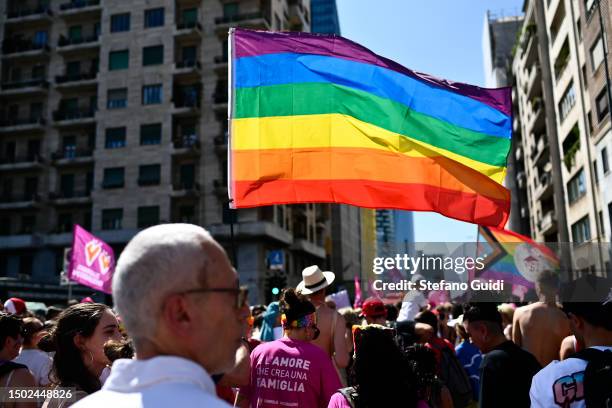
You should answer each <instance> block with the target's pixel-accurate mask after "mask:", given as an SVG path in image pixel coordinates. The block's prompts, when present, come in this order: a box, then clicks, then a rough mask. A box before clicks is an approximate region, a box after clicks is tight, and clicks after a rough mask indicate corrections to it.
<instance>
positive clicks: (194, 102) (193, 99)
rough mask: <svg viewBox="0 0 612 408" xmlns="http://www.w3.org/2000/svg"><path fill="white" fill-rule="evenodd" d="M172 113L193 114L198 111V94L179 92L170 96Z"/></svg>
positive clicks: (180, 114)
mask: <svg viewBox="0 0 612 408" xmlns="http://www.w3.org/2000/svg"><path fill="white" fill-rule="evenodd" d="M172 103H173V105H174V106H173V108H172V114H173V115H176V116H193V115H199V113H200V94H199V93H197V94H188V95H184V94H180V95H179V96H177V97H174V98H172Z"/></svg>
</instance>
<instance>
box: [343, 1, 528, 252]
mask: <svg viewBox="0 0 612 408" xmlns="http://www.w3.org/2000/svg"><path fill="white" fill-rule="evenodd" d="M336 2H337V4H338V14H339V17H340V29H341V31H342V36H344V37H347V38H350V39H351V40H353V41H356V42H358V43H360V44H362V45H364V46H366V47H368V48H370V49H371V50H372V51H374V52H376V53H377V54H380V55H383V56H385V57H387V58H390V59H392V60H394V61H397V62H399V63H400V64H402V65H404V66H406V67H408V68H410V69H413V70H416V71H421V72H426V73H428V74H431V75H435V76H438V77H441V78H446V79H450V80H453V81H459V82H466V83H470V84H474V85H479V86H484V73H483V62H482V30H483V25H484V17H485V13H486V11H487V10H490V11H491V12H493V13H495V14H498V15H500V14H503V15H506V16H508V15H516V14H520V13H521V8H522V6H523V0H439V1H436V2H431V1H420V0H336ZM414 229H415V240H416V241H417V242H437V241H451V242H460V241H474V240H475V239H476V230H477V228H476V226H475V225H473V224H467V223H463V222H460V221H455V220H452V219H450V218H446V217H444V216H441V215H439V214H436V213H425V212H418V213H415V216H414Z"/></svg>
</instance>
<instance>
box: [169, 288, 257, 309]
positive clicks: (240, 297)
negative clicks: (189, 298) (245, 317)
mask: <svg viewBox="0 0 612 408" xmlns="http://www.w3.org/2000/svg"><path fill="white" fill-rule="evenodd" d="M207 292H217V293H230V294H233V295H235V296H236V303H235V304H234V307H235V308H236V309H241V308H242V307H244V306H246V303H247V298H248V296H249V289H248V288H247V287H246V286H240V287H239V288H198V289H190V290H185V291H183V292H181V294H185V295H186V294H191V293H207Z"/></svg>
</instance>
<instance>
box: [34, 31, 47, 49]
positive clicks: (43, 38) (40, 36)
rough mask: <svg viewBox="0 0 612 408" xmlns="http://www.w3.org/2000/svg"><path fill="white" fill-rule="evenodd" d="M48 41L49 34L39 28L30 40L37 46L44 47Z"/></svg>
mask: <svg viewBox="0 0 612 408" xmlns="http://www.w3.org/2000/svg"><path fill="white" fill-rule="evenodd" d="M48 41H49V34H48V33H47V32H46V31H42V30H41V31H37V32H36V34H34V40H33V41H32V42H33V43H34V45H36V46H38V47H44V46H45V45H47V43H48Z"/></svg>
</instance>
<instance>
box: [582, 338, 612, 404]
mask: <svg viewBox="0 0 612 408" xmlns="http://www.w3.org/2000/svg"><path fill="white" fill-rule="evenodd" d="M572 357H573V358H579V359H581V360H585V361H586V362H587V366H586V369H585V370H584V380H583V381H584V382H583V384H584V402H585V405H586V407H587V408H612V386H611V384H612V351H611V350H605V351H602V350H597V349H594V348H587V349H584V350H581V351H579V352H578V353H576V354H574V355H573V356H572Z"/></svg>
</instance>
